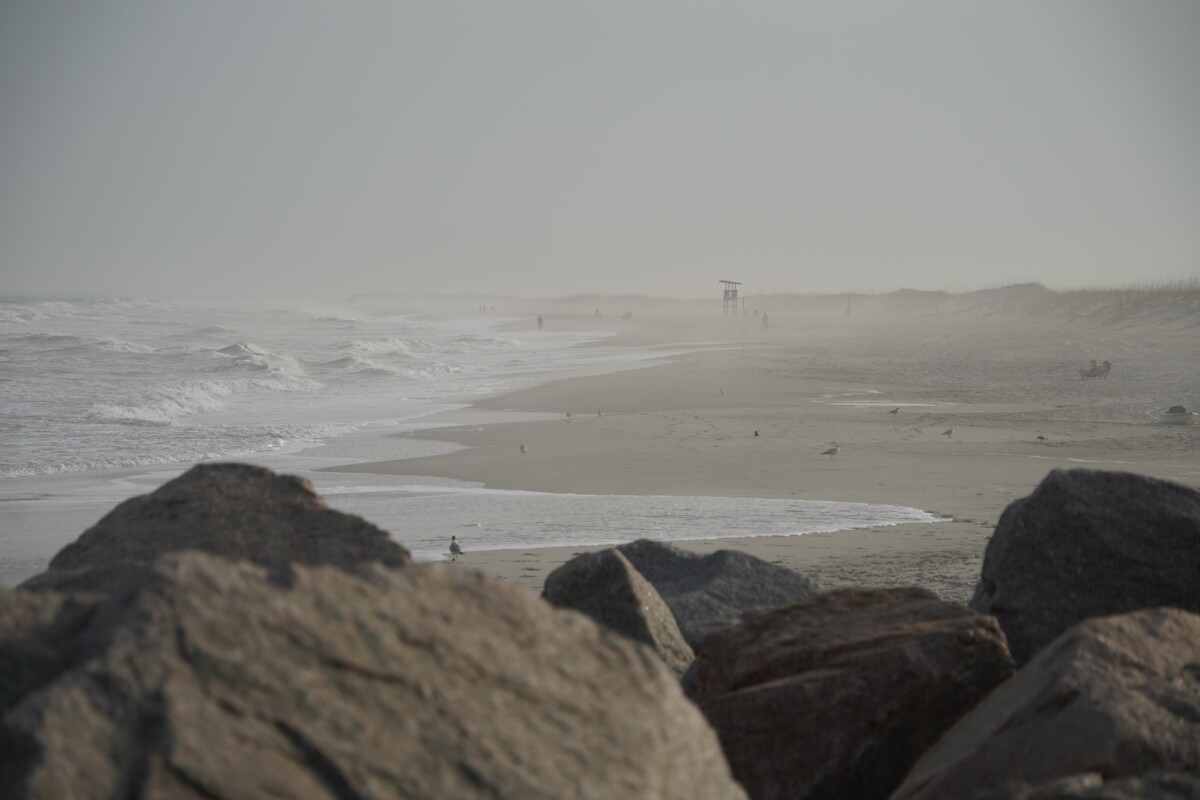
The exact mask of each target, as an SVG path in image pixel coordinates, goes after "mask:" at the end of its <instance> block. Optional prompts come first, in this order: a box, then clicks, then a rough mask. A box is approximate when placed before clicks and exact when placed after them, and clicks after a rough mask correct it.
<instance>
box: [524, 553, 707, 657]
mask: <svg viewBox="0 0 1200 800" xmlns="http://www.w3.org/2000/svg"><path fill="white" fill-rule="evenodd" d="M542 597H543V598H545V599H546V600H548V601H549V602H551V603H553V604H554V605H556V606H558V607H559V608H573V609H575V610H576V611H580V612H582V613H584V614H587V615H588V616H589V617H591V618H592V619H594V620H595V621H596V622H599V623H600V624H601V625H605V626H607V627H609V628H611V629H612V630H614V631H616V632H617V633H620V634H624V635H625V636H628V637H629V638H630V639H633V640H634V641H638V642H642V643H643V644H647V645H649V646H650V647H652V648H654V651H655V652H656V653H658V655H659V658H661V659H662V660H663V663H665V664H666V665H667V667H668V668H669V669H670V670H671V671H672V672H674V673H675V675H676V676H677V677H682V676H683V674H684V672H686V671H687V668H688V667H689V666H690V665H691V663H692V660H693V658H694V655H693V653H692V648H691V647H689V646H688V643H687V642H685V641H684V640H683V634H682V633H680V632H679V626H678V625H677V624H676V623H675V617H674V616H672V614H671V609H669V608H667V604H666V603H664V602H663V599H662V598H661V597H659V595H658V592H656V591H655V590H654V587H653V586H651V585H650V583H649V581H647V580H646V579H645V578H643V577H642V576H641V574H640V573H638V571H637V570H636V569H634V568H633V565H632V564H630V563H629V561H628V559H626V558H625V556H623V555H621V553H620V551H618V550H601V551H600V552H598V553H586V554H584V555H581V556H577V557H575V558H573V559H571V560H570V561H568V562H567V563H566V564H563V565H562V566H561V567H559V568H558V569H556V570H554V571H553V572H551V573H550V575H549V576H547V578H546V585H545V588H544V589H543V591H542Z"/></svg>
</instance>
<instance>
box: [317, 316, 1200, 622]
mask: <svg viewBox="0 0 1200 800" xmlns="http://www.w3.org/2000/svg"><path fill="white" fill-rule="evenodd" d="M1018 299H1019V298H1018ZM1001 300H1002V302H1000V303H997V302H996V299H995V298H994V297H992V298H991V301H990V302H989V303H986V304H975V305H970V304H965V303H963V302H959V303H957V304H955V303H952V302H946V303H945V304H944V306H942V307H939V308H938V309H936V312H937V313H936V314H935V313H932V310H931V309H928V308H925V309H917V310H916V311H914V310H912V309H904V310H900V311H897V310H895V309H889V308H885V307H883V306H882V305H881V304H876V306H875V307H870V305H869V304H866V303H863V304H862V305H866V306H868V307H866V308H859V309H856V312H855V313H854V314H853V315H852V316H844V315H843V313H841V304H839V306H838V309H837V313H830V311H829V309H827V308H826V309H819V308H818V309H809V310H807V312H804V313H802V312H801V311H793V312H792V313H788V312H787V311H786V310H780V309H776V310H772V311H771V316H770V319H771V327H770V330H763V329H762V326H761V321H760V319H759V318H756V317H754V316H738V317H729V318H722V317H720V316H715V315H709V316H699V315H670V314H668V313H663V314H661V315H657V316H655V315H650V318H649V319H647V315H646V314H644V313H643V314H639V316H638V318H637V319H635V320H632V321H627V320H606V321H605V324H606V326H607V327H613V328H615V329H617V330H618V331H619V334H618V338H617V339H616V340H615V342H616V343H617V344H622V345H626V346H630V347H644V348H651V349H653V348H666V347H669V346H677V345H679V344H680V343H688V344H690V345H691V346H695V347H700V346H703V347H704V348H706V349H701V350H697V351H696V352H691V353H689V354H686V355H683V356H678V357H673V358H670V359H669V360H665V361H662V362H655V363H654V364H653V365H652V366H649V367H646V368H642V369H635V370H630V371H626V372H621V373H615V374H606V375H599V376H589V377H577V378H569V379H565V380H560V381H557V382H553V383H549V384H546V385H540V386H535V387H533V388H529V389H525V390H522V391H517V392H514V393H511V394H507V395H502V396H496V397H490V398H487V399H485V400H482V401H479V402H477V403H476V405H477V406H479V407H484V408H489V409H512V410H522V411H541V412H552V413H555V414H561V415H562V417H561V418H558V419H554V420H548V421H539V422H528V421H521V422H511V423H501V424H495V425H489V426H485V427H483V428H482V429H480V428H479V427H477V426H473V425H472V426H463V427H460V428H456V427H448V428H441V429H438V430H436V431H425V432H421V433H418V434H414V436H417V437H419V438H425V439H438V440H448V441H452V442H456V443H460V444H462V445H465V446H466V447H467V448H468V449H466V450H463V451H460V452H456V453H453V454H450V455H443V456H435V457H430V458H420V459H410V460H405V461H396V462H380V463H371V464H360V465H354V466H349V467H340V468H338V469H339V470H345V471H366V472H379V473H393V474H407V475H430V476H441V477H449V478H457V479H461V480H467V481H478V482H481V483H483V484H485V485H486V486H488V487H492V488H501V489H526V490H536V491H547V492H573V493H582V494H657V495H664V494H667V495H709V496H743V497H769V498H785V499H786V498H802V499H811V500H842V501H855V502H867V503H886V504H895V505H905V506H915V507H918V508H922V509H925V510H927V511H930V512H932V513H935V514H937V515H939V516H941V517H944V518H946V520H947V521H945V522H940V523H935V524H909V525H900V526H894V527H883V528H875V529H868V530H858V531H845V532H838V533H828V534H808V535H803V536H786V537H783V536H776V537H759V538H741V539H723V540H719V541H706V542H688V543H686V544H685V545H683V546H685V547H686V548H688V549H692V550H695V551H697V552H708V551H711V550H715V549H720V548H733V549H739V550H743V551H747V552H750V553H753V554H755V555H757V556H759V557H761V558H764V559H766V560H768V561H772V562H775V563H780V564H784V565H786V566H788V567H791V568H793V569H796V570H798V571H800V572H802V573H805V574H807V575H810V576H812V577H815V578H816V579H818V580H819V581H820V582H821V584H822V585H823V586H826V587H834V586H843V585H876V586H896V585H919V586H924V587H927V588H929V589H931V590H933V591H935V592H937V593H938V594H939V595H941V596H942V597H944V598H947V599H952V600H957V601H962V602H965V601H966V600H968V599H969V598H970V596H971V593H972V592H973V590H974V585H975V581H976V579H977V576H978V574H979V567H980V562H981V559H982V555H983V550H984V547H985V545H986V542H987V539H988V537H989V536H990V535H991V532H992V530H993V529H994V527H995V524H996V521H997V520H998V519H999V516H1000V514H1001V512H1002V511H1003V510H1004V508H1005V507H1006V506H1007V505H1008V504H1009V503H1010V502H1011V501H1013V500H1014V499H1016V498H1019V497H1022V496H1024V495H1026V494H1028V493H1029V492H1030V491H1031V490H1032V489H1033V487H1034V486H1035V485H1036V484H1037V483H1038V482H1039V481H1040V480H1041V479H1042V478H1043V477H1044V476H1045V474H1046V473H1047V472H1048V471H1049V470H1051V469H1054V468H1058V467H1089V468H1096V469H1113V470H1118V469H1119V470H1128V471H1132V472H1138V473H1142V474H1145V475H1151V476H1155V477H1160V478H1165V479H1169V480H1173V481H1177V482H1180V483H1183V484H1186V485H1189V486H1198V485H1200V449H1198V448H1197V445H1198V444H1200V425H1193V426H1165V425H1159V424H1155V423H1153V422H1152V420H1151V418H1150V417H1149V415H1148V412H1150V411H1152V410H1153V409H1156V408H1157V409H1162V408H1166V407H1167V406H1169V405H1173V404H1185V405H1187V406H1188V407H1189V408H1190V407H1191V406H1193V405H1196V404H1200V346H1197V340H1198V338H1200V336H1198V329H1197V327H1196V324H1195V319H1196V315H1194V314H1192V313H1191V311H1188V312H1187V313H1184V314H1183V315H1182V316H1180V315H1175V316H1172V317H1170V318H1164V317H1163V315H1162V314H1158V315H1149V316H1147V317H1144V318H1141V319H1133V320H1130V319H1128V318H1125V317H1124V313H1125V310H1124V308H1122V317H1121V318H1116V319H1114V318H1112V317H1113V315H1112V314H1110V313H1108V312H1107V311H1104V309H1103V308H1102V309H1101V310H1102V311H1103V312H1104V313H1099V312H1096V311H1095V310H1094V309H1088V310H1087V311H1088V313H1084V314H1080V315H1075V316H1074V317H1066V318H1065V317H1064V314H1063V313H1062V312H1061V309H1049V308H1046V307H1045V304H1044V303H1042V304H1041V305H1033V304H1029V303H1019V302H1014V301H1013V298H1001ZM1043 300H1044V298H1043ZM1039 302H1041V301H1039ZM1192 310H1194V309H1192ZM546 320H547V327H560V328H561V327H568V326H570V327H574V328H580V329H595V327H596V323H595V321H594V320H593V319H592V318H591V316H590V315H585V314H570V313H562V314H546ZM613 343H614V340H611V339H610V340H608V341H607V342H605V345H606V346H609V345H612V344H613ZM699 343H703V345H701V344H699ZM1093 358H1095V359H1101V360H1106V359H1107V360H1110V361H1112V363H1113V370H1112V373H1111V375H1110V376H1109V377H1107V378H1105V379H1103V380H1082V379H1081V378H1080V377H1079V374H1078V370H1079V368H1080V367H1084V366H1087V364H1088V362H1089V361H1090V360H1091V359H1093ZM722 388H723V389H724V393H722V391H721V390H722ZM893 408H899V409H900V410H899V412H898V413H896V414H889V413H888V412H889V411H890V410H892V409H893ZM598 410H602V411H603V414H602V415H600V414H598V413H597V411H598ZM568 411H570V412H572V414H573V416H572V417H571V418H569V419H568V418H567V417H566V416H565V413H566V412H568ZM951 427H953V428H954V430H955V433H954V435H953V436H952V437H950V436H945V435H943V431H945V430H947V429H949V428H951ZM756 430H757V431H758V432H759V436H757V437H756V436H755V435H754V432H755V431H756ZM1038 436H1044V437H1046V438H1045V440H1039V439H1038V438H1037V437H1038ZM520 442H525V443H527V444H528V447H529V452H528V453H527V454H525V455H521V454H520V453H519V452H518V449H517V447H518V444H519V443H520ZM834 443H837V444H839V445H840V446H841V452H840V454H839V455H837V456H836V458H830V457H829V456H824V455H821V453H822V451H824V450H826V449H828V448H829V447H831V446H832V445H833V444H834ZM640 535H641V533H640V532H639V531H636V530H631V531H629V537H630V539H635V538H638V537H639V536H640ZM466 546H467V547H468V553H467V555H466V556H465V557H464V558H461V559H460V560H459V562H458V563H460V564H464V565H466V566H470V567H474V568H478V569H480V570H483V571H484V572H487V573H489V574H492V575H495V576H498V577H500V578H503V579H505V580H509V581H512V582H514V583H517V584H519V585H522V586H526V587H528V588H529V589H531V590H533V591H540V589H541V586H542V582H543V580H544V578H545V576H546V575H547V574H548V573H549V572H550V571H552V570H553V569H554V568H555V567H557V566H558V565H559V564H561V563H563V562H564V561H566V560H567V559H569V558H570V557H571V556H572V555H573V554H575V553H578V552H581V549H580V548H547V549H533V550H524V551H521V550H502V551H486V550H483V549H480V548H481V547H482V546H483V543H482V542H468V543H466Z"/></svg>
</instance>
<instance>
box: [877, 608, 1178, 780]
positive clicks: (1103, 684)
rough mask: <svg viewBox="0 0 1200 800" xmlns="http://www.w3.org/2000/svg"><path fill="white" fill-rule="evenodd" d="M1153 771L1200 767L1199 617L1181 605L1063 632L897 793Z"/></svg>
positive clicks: (958, 726) (967, 720)
mask: <svg viewBox="0 0 1200 800" xmlns="http://www.w3.org/2000/svg"><path fill="white" fill-rule="evenodd" d="M1156 770H1166V771H1172V770H1174V771H1179V772H1185V773H1192V774H1197V773H1198V772H1200V616H1197V615H1195V614H1190V613H1188V612H1186V611H1180V610H1178V609H1173V608H1171V609H1167V608H1160V609H1149V610H1146V611H1137V612H1134V613H1131V614H1122V615H1119V616H1114V617H1104V618H1100V619H1092V620H1088V621H1086V622H1082V623H1080V624H1079V625H1077V626H1076V627H1074V628H1072V629H1071V630H1069V631H1068V632H1067V633H1065V634H1063V635H1062V636H1061V637H1059V638H1058V639H1057V640H1055V641H1054V642H1053V643H1052V644H1051V645H1050V646H1049V647H1047V648H1045V649H1044V650H1042V651H1041V652H1040V653H1039V654H1038V655H1037V656H1036V657H1035V658H1034V659H1033V660H1032V661H1030V662H1029V663H1028V664H1026V665H1025V666H1024V667H1022V668H1021V670H1020V671H1019V672H1018V673H1017V674H1016V675H1015V676H1014V677H1013V678H1012V680H1010V681H1008V682H1007V683H1005V684H1004V685H1003V686H1001V687H999V688H998V689H997V690H996V691H995V692H993V693H992V695H991V696H990V697H988V698H987V700H985V701H984V702H983V703H981V704H980V705H979V706H978V707H977V708H976V709H975V710H973V711H972V712H971V713H970V714H968V715H966V716H965V717H963V718H962V719H961V720H959V722H958V723H957V724H956V725H955V726H954V727H953V728H951V729H950V730H949V731H948V732H947V733H946V735H945V736H944V737H942V739H941V741H940V742H938V743H937V745H936V746H935V747H933V748H932V749H930V750H929V752H927V753H926V754H925V755H924V756H922V757H921V759H920V761H918V762H917V764H916V765H915V766H914V767H913V769H912V771H911V772H910V773H909V774H908V776H907V777H906V778H905V779H904V784H903V785H902V786H901V787H900V788H899V789H898V790H897V791H896V793H895V794H894V795H893V797H894V798H895V800H917V798H921V800H925V798H943V797H969V796H971V793H972V792H973V791H979V790H982V789H985V788H987V787H989V786H994V787H1003V786H1004V785H1005V784H1009V783H1012V782H1024V783H1026V784H1028V785H1031V786H1037V785H1039V784H1043V783H1047V782H1050V781H1054V780H1056V779H1059V778H1065V777H1067V776H1070V775H1074V774H1076V773H1081V772H1099V773H1101V774H1102V775H1104V776H1105V778H1106V779H1109V780H1111V779H1114V778H1125V777H1129V778H1135V777H1139V776H1143V775H1145V774H1147V773H1149V772H1152V771H1156Z"/></svg>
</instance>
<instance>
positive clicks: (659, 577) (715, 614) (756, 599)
mask: <svg viewBox="0 0 1200 800" xmlns="http://www.w3.org/2000/svg"><path fill="white" fill-rule="evenodd" d="M617 549H618V550H620V551H621V553H622V554H623V555H624V556H625V557H626V558H627V559H629V563H631V564H633V566H634V568H635V569H636V570H637V571H638V572H640V573H641V574H642V575H643V576H644V577H645V578H646V580H648V581H650V583H651V584H652V585H653V586H654V588H655V589H656V590H657V591H658V593H659V595H661V596H662V599H663V600H664V601H665V602H666V604H667V607H668V608H670V609H671V613H672V614H674V615H675V621H676V622H677V623H679V630H680V631H682V632H683V638H684V639H686V640H687V643H688V644H689V645H691V646H692V648H693V649H695V648H696V647H698V646H699V645H700V642H701V641H703V640H704V637H705V636H707V635H708V634H710V633H712V632H713V631H716V630H720V629H721V628H724V627H727V626H729V625H732V624H733V623H735V622H737V621H738V620H740V619H741V618H742V617H743V616H744V615H745V614H747V613H748V612H751V611H759V610H762V609H767V608H777V607H779V606H787V605H791V604H793V603H799V602H802V601H804V600H807V599H809V598H810V597H812V596H813V594H814V593H815V592H816V591H817V587H816V584H815V583H814V582H813V581H811V580H809V579H808V578H806V577H804V576H803V575H801V574H799V573H798V572H793V571H792V570H790V569H787V568H785V567H779V566H776V565H774V564H768V563H767V562H766V561H763V560H762V559H761V558H755V557H754V556H752V555H749V554H747V553H739V552H737V551H734V550H718V551H717V552H715V553H710V554H708V555H706V556H702V555H698V554H696V553H689V552H687V551H685V550H680V549H679V548H677V547H672V546H671V545H668V544H663V543H662V542H655V541H651V540H649V539H639V540H638V541H636V542H630V543H629V544H623V545H621V546H620V547H618V548H617Z"/></svg>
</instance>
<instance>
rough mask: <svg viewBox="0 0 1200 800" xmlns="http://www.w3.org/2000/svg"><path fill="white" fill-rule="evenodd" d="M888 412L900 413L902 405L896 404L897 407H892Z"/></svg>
mask: <svg viewBox="0 0 1200 800" xmlns="http://www.w3.org/2000/svg"><path fill="white" fill-rule="evenodd" d="M888 413H889V414H899V413H900V406H896V407H895V408H893V409H892V410H891V411H889V412H888Z"/></svg>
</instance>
